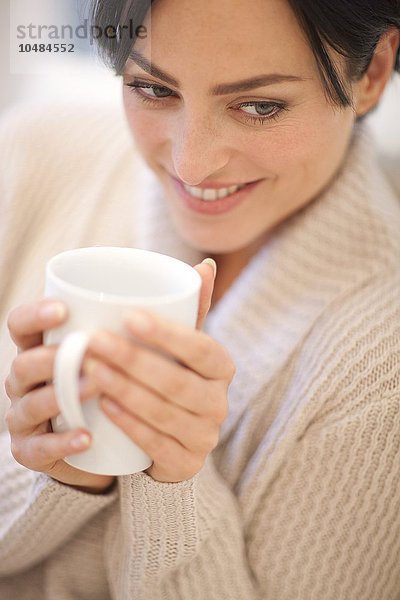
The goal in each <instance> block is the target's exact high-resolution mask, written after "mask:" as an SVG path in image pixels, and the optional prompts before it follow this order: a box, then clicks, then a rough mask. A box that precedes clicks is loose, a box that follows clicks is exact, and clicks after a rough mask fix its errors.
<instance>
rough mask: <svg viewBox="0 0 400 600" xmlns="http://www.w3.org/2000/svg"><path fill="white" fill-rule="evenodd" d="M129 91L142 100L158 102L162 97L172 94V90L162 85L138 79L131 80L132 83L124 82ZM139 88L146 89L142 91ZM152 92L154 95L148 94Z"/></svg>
mask: <svg viewBox="0 0 400 600" xmlns="http://www.w3.org/2000/svg"><path fill="white" fill-rule="evenodd" d="M125 85H126V86H127V87H128V88H130V89H131V91H132V92H133V93H134V94H135V95H136V96H137V97H138V98H139V100H141V101H142V102H150V103H153V104H154V103H158V102H159V101H160V100H163V99H164V98H170V97H171V94H173V92H172V90H170V89H169V88H167V87H164V86H162V85H155V84H151V83H144V82H140V81H136V80H135V81H133V82H132V83H126V84H125ZM141 90H148V91H146V92H143V91H141ZM149 92H153V93H154V96H153V95H151V94H149Z"/></svg>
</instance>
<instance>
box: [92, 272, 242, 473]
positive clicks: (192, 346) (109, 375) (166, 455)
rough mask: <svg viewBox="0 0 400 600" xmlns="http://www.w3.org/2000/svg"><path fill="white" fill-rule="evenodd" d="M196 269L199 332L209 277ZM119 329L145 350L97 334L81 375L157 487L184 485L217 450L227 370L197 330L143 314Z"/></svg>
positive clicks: (221, 352)
mask: <svg viewBox="0 0 400 600" xmlns="http://www.w3.org/2000/svg"><path fill="white" fill-rule="evenodd" d="M196 269H197V270H198V272H199V273H200V275H201V276H202V280H203V285H202V291H201V300H200V309H199V318H198V322H197V327H201V326H202V324H203V322H204V319H205V316H206V314H207V312H208V310H209V306H210V301H211V294H212V290H213V282H214V274H213V271H212V267H210V266H209V265H207V264H205V263H202V264H201V265H198V266H197V267H196ZM126 326H127V329H128V331H129V332H130V333H132V334H133V335H134V336H135V337H136V338H139V339H140V340H142V341H143V342H144V343H146V344H149V345H151V347H152V348H151V349H150V348H145V347H143V346H141V345H138V344H137V343H135V341H133V340H129V339H127V338H124V337H122V336H119V335H116V334H115V333H112V332H106V331H98V332H96V333H95V334H94V335H93V336H92V338H91V341H90V343H89V348H90V350H91V355H92V356H93V357H94V358H90V359H88V360H87V361H86V362H85V365H84V370H85V372H86V373H87V374H88V375H89V377H90V378H91V379H92V380H93V382H94V384H95V386H96V387H97V389H99V390H100V394H102V396H103V399H102V401H101V406H102V408H103V410H104V411H105V413H106V414H107V416H108V417H109V418H110V419H111V420H112V421H113V422H114V423H115V424H116V425H118V426H119V427H120V428H121V429H122V430H123V431H124V432H125V433H126V434H127V435H128V436H129V437H130V438H131V439H132V440H133V441H134V442H135V443H137V445H138V446H140V447H141V448H142V449H143V450H144V451H145V452H146V453H147V454H149V456H150V457H151V458H152V460H153V461H154V462H153V464H152V465H151V467H149V468H148V469H147V471H146V472H147V473H148V474H149V475H150V476H151V477H152V478H153V479H155V480H157V481H161V482H171V483H173V482H178V481H182V480H185V479H190V478H191V477H193V476H194V475H195V474H196V473H197V472H198V471H200V470H201V468H202V466H203V464H204V462H205V459H206V457H207V455H208V454H209V453H210V452H211V450H213V448H215V446H216V445H217V443H218V438H219V430H220V426H221V424H222V422H223V421H224V419H225V417H226V415H227V410H228V401H227V390H228V387H229V384H230V382H231V380H232V378H233V375H234V371H235V369H234V365H233V363H232V361H231V359H230V357H229V356H228V354H227V352H226V351H225V349H224V348H223V347H222V346H221V345H220V344H218V343H217V342H216V341H215V340H213V339H212V338H210V337H209V336H208V335H206V334H205V333H204V332H202V331H200V330H199V329H196V330H192V329H190V328H188V327H184V326H182V325H177V324H175V323H173V322H171V321H169V320H166V319H162V318H160V317H158V316H155V315H154V314H151V313H150V312H148V311H140V312H139V311H137V312H135V313H132V315H131V316H130V318H128V320H127V322H126ZM153 348H154V350H153ZM157 350H161V351H162V352H163V353H166V354H167V356H166V355H165V354H160V352H158V351H157Z"/></svg>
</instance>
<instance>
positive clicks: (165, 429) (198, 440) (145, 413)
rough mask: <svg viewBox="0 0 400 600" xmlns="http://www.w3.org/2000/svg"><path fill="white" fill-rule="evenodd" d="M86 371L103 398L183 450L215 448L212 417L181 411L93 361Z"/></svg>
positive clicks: (174, 405)
mask: <svg viewBox="0 0 400 600" xmlns="http://www.w3.org/2000/svg"><path fill="white" fill-rule="evenodd" d="M88 370H89V372H90V374H91V376H92V377H94V380H95V382H96V384H97V385H98V386H99V387H101V393H102V394H103V395H105V396H108V397H110V398H111V399H113V400H115V401H116V403H117V405H118V406H119V407H121V408H122V409H124V410H126V412H128V413H129V414H130V415H132V416H134V417H138V418H140V419H141V420H142V421H143V422H145V423H147V424H148V425H150V426H151V427H154V428H155V429H157V430H158V431H160V432H161V433H164V434H165V435H168V436H170V437H173V438H174V439H176V440H177V441H179V442H180V443H181V444H182V445H183V446H184V447H185V448H188V449H191V450H196V451H209V450H210V449H211V448H214V447H215V446H216V443H217V441H218V431H219V427H218V426H217V424H216V423H214V422H213V420H212V419H211V418H210V419H208V418H207V417H205V416H204V415H201V416H199V415H198V414H194V413H192V412H189V411H187V410H182V408H181V407H180V406H178V405H177V404H176V403H173V402H168V401H166V400H164V399H163V398H161V397H160V396H159V395H157V394H155V393H154V392H152V391H150V390H149V389H147V388H144V387H143V386H141V385H140V384H137V383H135V382H133V381H132V380H130V379H128V378H127V377H125V376H123V375H122V374H121V373H118V372H117V371H114V370H113V369H108V368H107V367H106V366H105V365H103V364H102V363H100V362H98V361H96V360H91V361H90V362H89V364H88Z"/></svg>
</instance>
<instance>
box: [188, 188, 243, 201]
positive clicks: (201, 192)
mask: <svg viewBox="0 0 400 600" xmlns="http://www.w3.org/2000/svg"><path fill="white" fill-rule="evenodd" d="M183 187H184V188H185V190H186V191H187V192H189V194H190V195H191V196H194V197H195V198H201V199H202V200H205V201H206V202H213V201H214V200H218V199H219V198H225V197H226V196H229V195H230V194H233V193H234V192H237V190H241V189H242V188H243V187H244V185H232V186H231V187H229V188H221V189H219V190H214V189H201V188H198V187H192V186H190V185H186V184H183Z"/></svg>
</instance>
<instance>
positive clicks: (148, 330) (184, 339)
mask: <svg viewBox="0 0 400 600" xmlns="http://www.w3.org/2000/svg"><path fill="white" fill-rule="evenodd" d="M125 322H126V326H127V329H128V331H129V332H130V333H132V334H133V335H134V336H135V337H136V338H138V339H139V340H141V341H143V342H145V343H146V344H148V345H149V346H151V347H154V348H157V349H159V350H161V351H162V352H165V353H167V354H168V355H171V356H173V357H174V358H175V359H177V360H178V361H179V362H180V363H181V364H183V365H185V366H186V367H188V368H189V369H191V370H193V371H195V372H196V373H198V374H199V375H201V376H202V377H206V378H208V379H227V378H229V377H230V376H231V375H232V370H233V364H232V361H231V359H230V357H229V354H228V353H227V351H226V350H225V348H224V347H223V346H221V344H219V343H218V342H216V341H215V340H214V339H213V338H211V337H210V336H209V335H207V334H206V333H204V332H203V331H198V330H193V329H190V328H189V327H185V326H184V325H180V324H178V323H174V322H172V321H170V320H167V319H163V318H161V317H159V316H158V315H155V314H152V313H150V312H149V311H144V310H140V311H139V310H136V311H135V312H134V313H133V312H132V313H131V314H130V315H128V316H127V318H126V321H125ZM95 335H96V336H97V332H96V334H95Z"/></svg>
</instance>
